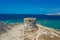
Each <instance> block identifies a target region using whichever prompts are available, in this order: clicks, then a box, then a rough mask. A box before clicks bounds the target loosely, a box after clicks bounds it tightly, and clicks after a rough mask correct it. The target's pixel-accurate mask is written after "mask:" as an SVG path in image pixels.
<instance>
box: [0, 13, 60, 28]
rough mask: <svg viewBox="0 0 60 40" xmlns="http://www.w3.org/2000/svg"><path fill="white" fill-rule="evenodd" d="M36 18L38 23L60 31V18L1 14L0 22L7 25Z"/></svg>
mask: <svg viewBox="0 0 60 40" xmlns="http://www.w3.org/2000/svg"><path fill="white" fill-rule="evenodd" d="M26 17H33V18H36V22H37V23H38V24H41V25H43V26H46V27H50V28H55V29H60V16H48V15H40V14H0V21H3V22H5V23H6V24H17V23H24V18H26Z"/></svg>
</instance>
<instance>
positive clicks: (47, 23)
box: [37, 20, 60, 29]
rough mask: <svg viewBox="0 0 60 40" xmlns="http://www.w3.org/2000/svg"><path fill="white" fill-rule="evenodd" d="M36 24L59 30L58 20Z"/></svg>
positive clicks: (41, 21) (59, 21) (59, 22)
mask: <svg viewBox="0 0 60 40" xmlns="http://www.w3.org/2000/svg"><path fill="white" fill-rule="evenodd" d="M37 22H38V24H41V25H43V26H46V27H51V28H55V29H60V20H38V21H37Z"/></svg>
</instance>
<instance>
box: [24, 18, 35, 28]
mask: <svg viewBox="0 0 60 40" xmlns="http://www.w3.org/2000/svg"><path fill="white" fill-rule="evenodd" d="M24 24H26V25H27V28H35V27H36V18H24Z"/></svg>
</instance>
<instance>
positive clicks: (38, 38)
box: [0, 24, 60, 40]
mask: <svg viewBox="0 0 60 40" xmlns="http://www.w3.org/2000/svg"><path fill="white" fill-rule="evenodd" d="M0 40H60V32H58V31H56V30H55V29H52V28H47V27H44V26H42V25H39V24H37V27H36V28H32V29H28V28H27V27H26V25H23V24H18V25H15V26H14V27H13V28H12V29H11V30H9V31H8V32H5V33H3V34H1V35H0Z"/></svg>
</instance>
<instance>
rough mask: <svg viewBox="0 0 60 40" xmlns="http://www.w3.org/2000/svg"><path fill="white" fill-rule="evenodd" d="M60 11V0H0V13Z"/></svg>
mask: <svg viewBox="0 0 60 40" xmlns="http://www.w3.org/2000/svg"><path fill="white" fill-rule="evenodd" d="M6 13H7V14H54V13H60V0H0V14H6Z"/></svg>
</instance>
